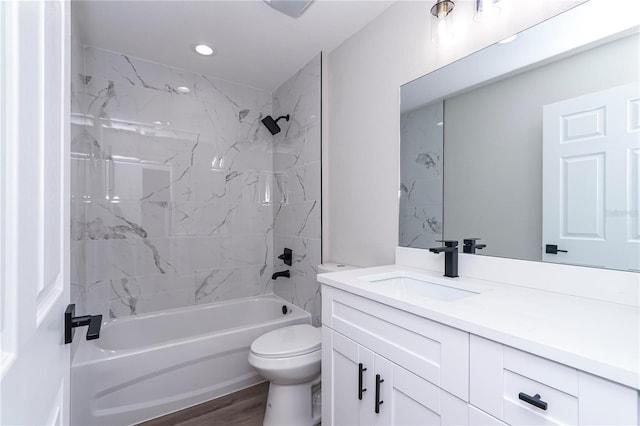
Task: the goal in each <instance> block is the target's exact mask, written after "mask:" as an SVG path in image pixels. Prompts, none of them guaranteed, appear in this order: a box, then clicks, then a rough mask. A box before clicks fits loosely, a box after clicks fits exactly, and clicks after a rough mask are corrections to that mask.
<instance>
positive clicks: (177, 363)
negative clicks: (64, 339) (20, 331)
mask: <svg viewBox="0 0 640 426" xmlns="http://www.w3.org/2000/svg"><path fill="white" fill-rule="evenodd" d="M283 305H286V306H287V308H288V310H289V312H288V313H287V314H283V313H282V306H283ZM310 323H311V316H310V315H309V314H308V313H307V312H305V311H303V310H301V309H300V308H297V307H296V306H294V305H292V304H291V303H289V302H286V301H285V300H283V299H280V298H279V297H277V296H274V295H268V296H260V297H252V298H246V299H238V300H233V301H228V302H220V303H215V304H209V305H202V306H195V307H189V308H180V309H172V310H167V311H163V312H154V313H151V314H146V315H138V316H135V317H127V318H122V319H116V320H113V321H110V322H107V323H105V324H103V326H102V330H101V332H100V338H99V339H97V340H91V341H87V340H85V339H84V338H83V339H82V340H81V342H80V344H79V346H78V350H77V352H76V355H75V357H74V359H73V362H72V365H71V424H72V425H78V426H84V425H129V424H134V423H139V422H141V421H144V420H148V419H151V418H154V417H158V416H161V415H164V414H168V413H171V412H173V411H177V410H181V409H183V408H187V407H190V406H192V405H196V404H199V403H202V402H205V401H208V400H211V399H214V398H217V397H219V396H223V395H226V394H228V393H231V392H235V391H237V390H240V389H243V388H245V387H248V386H252V385H254V384H257V383H260V382H262V381H264V379H262V378H261V377H260V376H259V375H258V374H257V373H256V371H255V370H254V369H253V367H251V366H250V365H249V362H248V360H247V357H248V355H249V347H250V345H251V342H253V340H254V339H256V338H257V337H258V336H260V335H262V334H264V333H266V332H268V331H270V330H274V329H276V328H279V327H283V326H287V325H293V324H310ZM83 331H84V330H82V331H81V332H80V333H76V338H78V337H84V332H83Z"/></svg>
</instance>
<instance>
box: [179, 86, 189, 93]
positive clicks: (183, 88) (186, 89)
mask: <svg viewBox="0 0 640 426" xmlns="http://www.w3.org/2000/svg"><path fill="white" fill-rule="evenodd" d="M176 90H177V91H178V92H180V93H189V92H190V91H191V89H189V88H188V87H185V86H178V87H176Z"/></svg>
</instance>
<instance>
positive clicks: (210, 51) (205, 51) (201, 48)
mask: <svg viewBox="0 0 640 426" xmlns="http://www.w3.org/2000/svg"><path fill="white" fill-rule="evenodd" d="M194 49H195V50H196V52H198V53H199V54H201V55H203V56H211V55H215V53H216V51H215V49H214V48H213V47H211V46H209V45H206V44H197V45H196V46H195V47H194Z"/></svg>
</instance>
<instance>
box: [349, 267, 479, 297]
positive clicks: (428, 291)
mask: <svg viewBox="0 0 640 426" xmlns="http://www.w3.org/2000/svg"><path fill="white" fill-rule="evenodd" d="M360 279H361V280H364V281H367V282H369V283H371V284H373V285H374V286H375V289H376V291H378V292H380V293H383V294H387V295H389V296H392V297H399V298H410V297H414V296H419V297H426V298H428V299H436V300H444V301H453V300H459V299H464V298H465V297H470V296H475V295H476V294H480V293H479V292H477V291H471V290H463V289H461V288H457V287H452V286H449V285H446V284H444V283H438V282H434V281H437V279H435V278H433V277H429V276H425V275H419V274H412V273H403V272H392V273H386V274H378V275H369V276H366V277H360Z"/></svg>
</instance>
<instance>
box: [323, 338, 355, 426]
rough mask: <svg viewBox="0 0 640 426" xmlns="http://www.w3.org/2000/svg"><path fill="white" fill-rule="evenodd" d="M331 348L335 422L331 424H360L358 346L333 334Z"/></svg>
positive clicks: (332, 397)
mask: <svg viewBox="0 0 640 426" xmlns="http://www.w3.org/2000/svg"><path fill="white" fill-rule="evenodd" d="M331 335H332V340H333V347H332V348H331V364H332V366H333V368H332V369H333V371H332V383H331V397H330V398H331V401H332V403H333V419H332V420H333V421H331V422H328V423H330V424H333V425H336V426H339V425H345V426H347V425H348V426H353V425H358V424H360V407H359V405H360V404H359V402H360V400H359V399H358V375H359V365H358V364H359V362H358V346H359V345H358V344H357V343H355V342H354V341H352V340H349V339H347V338H346V337H344V336H342V335H340V334H338V333H336V332H332V333H331Z"/></svg>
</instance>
